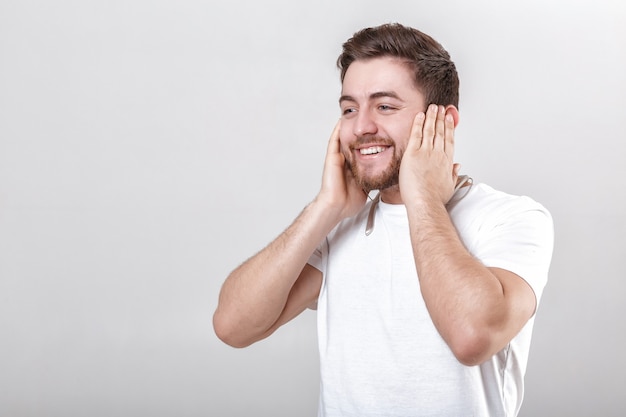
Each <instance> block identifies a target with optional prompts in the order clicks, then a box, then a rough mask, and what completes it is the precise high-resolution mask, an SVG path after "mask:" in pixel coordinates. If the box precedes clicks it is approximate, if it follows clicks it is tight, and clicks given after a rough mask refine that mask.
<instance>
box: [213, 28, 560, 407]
mask: <svg viewBox="0 0 626 417" xmlns="http://www.w3.org/2000/svg"><path fill="white" fill-rule="evenodd" d="M338 66H339V68H340V70H341V79H342V91H341V97H340V99H339V104H340V107H341V112H342V116H341V119H340V121H339V122H338V123H337V125H336V126H335V129H334V131H333V133H332V135H331V137H330V141H329V143H328V151H327V154H326V160H325V164H324V174H323V179H322V185H321V189H320V191H319V193H318V195H317V196H316V197H315V199H314V200H313V201H312V202H311V203H310V204H309V205H308V206H307V207H306V208H305V209H304V210H303V211H302V213H301V214H300V215H299V216H298V218H297V219H296V220H295V221H294V222H293V224H292V225H291V226H290V227H289V228H287V229H286V230H285V231H284V232H283V233H282V234H281V235H280V236H279V237H278V238H276V240H274V241H273V242H271V243H270V244H269V245H268V246H267V247H266V248H264V249H263V250H262V251H260V252H259V253H258V254H256V255H255V256H253V257H252V258H250V259H249V260H248V261H246V262H245V263H243V264H242V265H241V266H239V267H238V268H237V269H235V270H234V271H233V272H232V273H231V274H230V276H229V277H228V278H227V280H226V282H225V283H224V285H223V287H222V290H221V293H220V298H219V305H218V308H217V310H216V312H215V315H214V328H215V331H216V333H217V335H218V336H219V337H220V338H221V339H222V340H223V341H224V342H226V343H228V344H230V345H232V346H236V347H244V346H247V345H249V344H251V343H254V342H256V341H258V340H261V339H263V338H265V337H267V336H269V335H270V334H272V333H273V332H274V331H275V330H276V329H277V328H279V327H280V326H282V325H283V324H285V323H286V322H288V321H289V320H291V319H292V318H294V317H295V316H297V315H298V314H300V313H301V312H302V311H303V310H305V309H306V308H309V307H310V308H317V311H318V313H317V314H318V337H319V348H320V364H321V388H320V390H321V392H320V408H319V415H320V416H359V417H364V416H387V417H388V416H455V417H458V416H515V415H516V414H517V413H518V411H519V407H520V404H521V401H522V396H523V376H524V372H525V368H526V363H527V358H528V351H529V345H530V337H531V331H532V326H533V320H534V314H535V311H536V308H537V303H538V300H539V298H540V296H541V292H542V290H543V287H544V285H545V283H546V280H547V273H548V267H549V263H550V258H551V254H552V245H553V228H552V220H551V217H550V214H549V213H548V212H547V211H546V209H545V208H544V207H542V206H541V205H540V204H538V203H536V202H534V201H533V200H531V199H529V198H527V197H516V196H511V195H508V194H505V193H502V192H499V191H495V190H493V189H492V188H490V187H488V186H487V185H484V184H472V183H471V181H467V177H465V176H461V177H460V176H459V175H458V170H459V165H458V164H455V163H454V162H453V155H454V129H455V127H456V125H457V123H458V121H459V112H458V110H457V106H458V85H459V83H458V77H457V73H456V69H455V66H454V64H453V62H452V61H451V60H450V57H449V55H448V53H447V52H446V51H445V50H444V49H443V48H442V47H441V45H439V44H438V43H437V42H436V41H434V40H433V39H432V38H430V37H429V36H427V35H425V34H424V33H421V32H419V31H417V30H415V29H412V28H408V27H405V26H402V25H399V24H388V25H382V26H379V27H375V28H368V29H364V30H362V31H360V32H357V33H356V34H355V35H354V36H353V37H352V38H351V39H350V40H348V41H347V42H346V43H345V44H344V46H343V53H342V54H341V56H340V57H339V59H338ZM372 190H380V191H379V194H378V197H377V198H376V199H374V200H373V201H368V198H367V195H368V194H369V192H370V191H372Z"/></svg>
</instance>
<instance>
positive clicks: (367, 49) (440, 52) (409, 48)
mask: <svg viewBox="0 0 626 417" xmlns="http://www.w3.org/2000/svg"><path fill="white" fill-rule="evenodd" d="M380 57H394V58H398V59H399V60H400V61H402V62H403V63H405V64H406V65H407V67H408V68H409V69H410V70H411V72H412V73H413V76H414V81H415V86H416V87H417V89H418V90H420V92H421V93H422V94H423V95H424V100H426V104H430V103H435V104H441V105H444V106H446V105H449V104H452V105H453V106H455V107H457V108H458V107H459V76H458V74H457V72H456V67H455V65H454V62H452V60H451V59H450V55H449V54H448V52H447V51H446V50H445V49H443V47H442V46H441V45H440V44H439V43H438V42H437V41H435V40H434V39H433V38H431V37H430V36H428V35H427V34H425V33H423V32H420V31H419V30H417V29H414V28H411V27H407V26H403V25H401V24H399V23H389V24H384V25H381V26H377V27H372V28H366V29H362V30H360V31H358V32H357V33H355V34H354V36H352V38H350V39H348V41H346V42H345V43H344V44H343V52H342V53H341V55H339V58H338V59H337V66H338V67H339V69H340V70H341V81H342V82H343V80H344V78H345V76H346V71H347V70H348V67H349V66H350V64H352V63H353V62H354V61H360V60H368V59H371V58H380Z"/></svg>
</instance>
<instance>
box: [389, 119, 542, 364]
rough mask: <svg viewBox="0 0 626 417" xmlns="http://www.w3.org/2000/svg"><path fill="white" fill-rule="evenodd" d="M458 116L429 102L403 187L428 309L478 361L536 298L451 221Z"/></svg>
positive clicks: (503, 340)
mask: <svg viewBox="0 0 626 417" xmlns="http://www.w3.org/2000/svg"><path fill="white" fill-rule="evenodd" d="M454 111H455V110H454ZM454 123H455V122H454V119H453V117H452V116H450V115H446V113H445V109H444V108H443V107H430V108H429V110H428V111H427V114H426V115H423V114H421V115H418V116H417V117H416V118H415V122H414V125H413V130H412V132H411V138H410V140H409V144H408V146H407V151H406V152H405V156H404V158H403V160H402V165H401V174H400V187H401V194H402V198H403V201H404V203H405V205H406V207H407V213H409V226H410V229H411V230H410V233H411V243H412V245H413V254H414V257H415V264H416V267H417V273H418V277H419V280H420V287H421V291H422V296H423V297H424V300H425V302H426V306H427V308H428V311H429V313H430V315H431V317H432V320H433V322H434V324H435V326H436V327H437V330H438V331H439V333H440V334H441V336H442V337H443V339H444V340H445V341H446V343H447V344H448V345H449V346H450V348H451V350H452V352H453V353H454V354H455V356H456V357H457V359H458V360H459V361H460V362H462V363H464V364H466V365H477V364H480V363H482V362H484V361H485V360H487V359H489V358H490V357H491V356H493V355H494V354H495V353H496V352H497V351H499V350H501V349H502V348H504V346H506V344H507V343H509V342H510V340H511V339H512V338H513V337H514V336H515V335H516V334H517V333H518V332H519V331H520V330H521V328H522V327H523V326H524V324H525V323H526V322H527V321H528V319H529V318H530V317H531V316H532V314H533V313H534V311H535V306H536V299H535V295H534V292H533V291H532V289H531V288H530V286H529V285H528V284H527V283H526V281H524V280H523V279H522V278H521V277H519V276H517V275H516V274H514V273H512V272H509V271H506V270H504V269H499V268H487V267H485V266H484V265H483V264H482V263H481V262H480V261H478V260H477V259H475V258H474V257H473V256H472V255H471V254H470V253H469V252H468V251H467V250H466V249H465V247H464V245H463V243H462V242H461V240H460V238H459V236H458V234H457V232H456V229H455V228H454V225H453V224H452V221H451V220H450V217H449V215H448V212H447V210H446V207H445V204H446V202H447V201H448V200H449V199H450V197H451V196H452V194H453V190H454V185H455V183H456V179H457V170H458V165H455V164H453V162H452V158H453V154H454Z"/></svg>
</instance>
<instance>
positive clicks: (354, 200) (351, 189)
mask: <svg viewBox="0 0 626 417" xmlns="http://www.w3.org/2000/svg"><path fill="white" fill-rule="evenodd" d="M340 126H341V119H340V120H339V121H338V122H337V124H336V125H335V129H334V130H333V133H332V135H331V136H330V140H329V141H328V149H327V151H326V160H325V161H324V174H323V176H322V187H321V189H320V192H319V194H318V195H317V197H316V199H315V201H316V202H317V203H321V204H324V205H326V206H327V207H328V210H330V213H329V214H333V215H336V216H337V220H338V221H341V220H343V219H344V218H346V217H351V216H354V215H355V214H356V213H358V212H359V210H360V209H361V208H362V207H363V205H364V204H365V202H366V200H367V194H366V193H365V191H363V189H361V187H359V186H358V185H357V183H356V180H355V179H354V176H353V175H352V171H351V170H350V169H349V168H348V167H347V164H346V158H345V156H344V154H343V153H342V152H341V142H340V140H339V131H340Z"/></svg>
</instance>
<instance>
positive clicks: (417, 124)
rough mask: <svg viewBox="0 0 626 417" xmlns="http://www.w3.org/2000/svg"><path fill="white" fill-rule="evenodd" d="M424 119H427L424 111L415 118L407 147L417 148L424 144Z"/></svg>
mask: <svg viewBox="0 0 626 417" xmlns="http://www.w3.org/2000/svg"><path fill="white" fill-rule="evenodd" d="M424 119H426V115H425V114H424V112H419V113H417V114H416V115H415V118H414V119H413V126H411V135H410V136H409V143H408V145H407V148H409V147H413V148H415V149H419V148H420V147H421V146H422V137H423V133H422V129H424Z"/></svg>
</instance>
